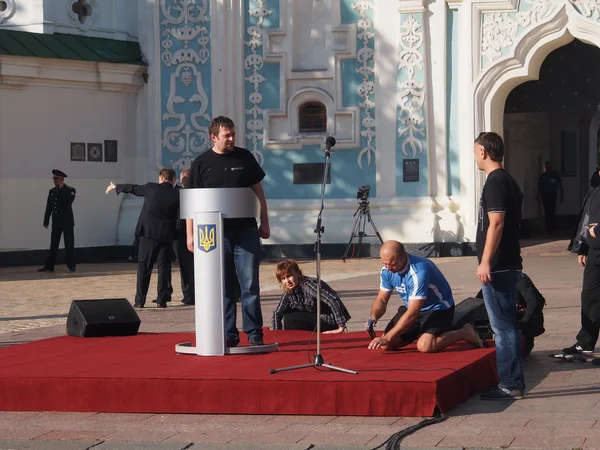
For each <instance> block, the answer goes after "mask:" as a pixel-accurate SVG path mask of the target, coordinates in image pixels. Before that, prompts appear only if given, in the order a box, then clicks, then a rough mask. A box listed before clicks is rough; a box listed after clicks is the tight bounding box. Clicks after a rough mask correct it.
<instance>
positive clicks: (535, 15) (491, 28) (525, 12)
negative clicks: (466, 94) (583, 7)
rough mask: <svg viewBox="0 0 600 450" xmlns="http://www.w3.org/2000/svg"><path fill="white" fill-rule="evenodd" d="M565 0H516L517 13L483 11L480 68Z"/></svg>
mask: <svg viewBox="0 0 600 450" xmlns="http://www.w3.org/2000/svg"><path fill="white" fill-rule="evenodd" d="M572 1H573V2H574V4H580V3H584V2H585V3H586V4H588V5H589V4H594V5H596V6H595V8H596V10H597V8H598V4H599V3H600V0H572ZM566 2H567V0H519V6H518V8H517V11H512V12H484V13H483V14H482V16H483V19H482V27H481V34H482V35H481V66H482V68H485V67H487V66H489V65H490V64H492V63H493V62H494V61H496V60H497V59H499V58H500V57H502V56H504V55H506V54H507V53H508V52H509V51H510V49H512V48H514V47H515V45H516V44H517V43H518V42H519V41H520V39H521V38H522V37H523V35H524V34H526V33H527V32H528V31H529V30H531V29H532V28H533V27H535V26H537V25H540V24H542V23H544V22H546V21H548V20H550V18H552V17H553V16H554V15H555V14H556V13H557V11H558V10H559V9H560V8H561V7H562V6H563V5H565V3H566Z"/></svg>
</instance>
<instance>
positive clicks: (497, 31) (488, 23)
mask: <svg viewBox="0 0 600 450" xmlns="http://www.w3.org/2000/svg"><path fill="white" fill-rule="evenodd" d="M517 30H518V25H517V21H516V20H515V19H513V18H512V17H510V16H509V15H508V14H506V13H487V14H484V15H483V25H482V33H483V36H482V39H481V56H482V58H483V59H485V60H487V61H488V62H492V61H494V60H496V59H498V58H499V57H500V56H501V55H502V49H503V48H507V47H511V46H512V45H513V44H514V42H515V37H516V36H517Z"/></svg>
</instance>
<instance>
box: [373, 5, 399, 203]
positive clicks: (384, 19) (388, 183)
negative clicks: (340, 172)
mask: <svg viewBox="0 0 600 450" xmlns="http://www.w3.org/2000/svg"><path fill="white" fill-rule="evenodd" d="M397 6H398V2H397V0H376V2H375V6H374V11H373V18H374V21H375V33H376V35H375V129H376V130H377V143H376V145H377V151H376V152H375V164H376V168H377V174H376V180H377V196H378V197H395V196H396V134H397V128H398V127H397V126H396V90H397V89H398V87H397V86H398V81H397V76H398V63H397V55H398V45H399V42H400V14H399V12H398V8H397Z"/></svg>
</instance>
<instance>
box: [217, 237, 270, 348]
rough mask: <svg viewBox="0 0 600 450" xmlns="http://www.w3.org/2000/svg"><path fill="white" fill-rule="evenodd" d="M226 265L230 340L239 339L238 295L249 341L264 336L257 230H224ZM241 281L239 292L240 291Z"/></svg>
mask: <svg viewBox="0 0 600 450" xmlns="http://www.w3.org/2000/svg"><path fill="white" fill-rule="evenodd" d="M223 256H224V264H225V331H226V334H227V337H228V338H230V339H235V340H239V334H240V332H239V331H238V329H237V327H236V316H237V308H236V297H237V295H236V293H238V292H239V294H240V297H241V301H242V325H243V330H244V333H247V334H248V339H250V338H251V337H252V336H261V337H262V335H263V331H262V326H263V317H262V310H261V308H260V288H259V283H258V268H259V265H260V238H259V236H258V230H257V229H256V227H246V228H240V229H225V230H224V231H223ZM238 282H239V291H238Z"/></svg>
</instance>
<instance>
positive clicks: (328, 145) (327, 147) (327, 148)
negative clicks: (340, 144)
mask: <svg viewBox="0 0 600 450" xmlns="http://www.w3.org/2000/svg"><path fill="white" fill-rule="evenodd" d="M334 146H335V138H334V137H333V136H327V139H325V154H326V155H329V151H330V150H331V147H334Z"/></svg>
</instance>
